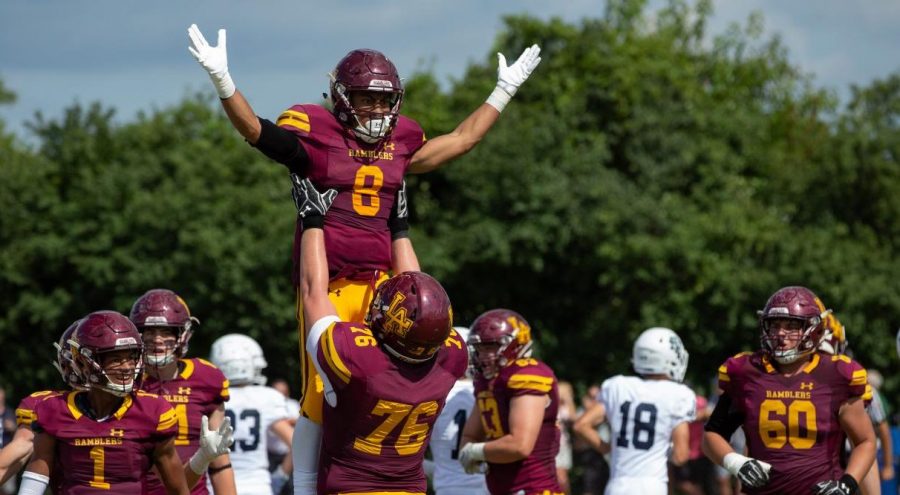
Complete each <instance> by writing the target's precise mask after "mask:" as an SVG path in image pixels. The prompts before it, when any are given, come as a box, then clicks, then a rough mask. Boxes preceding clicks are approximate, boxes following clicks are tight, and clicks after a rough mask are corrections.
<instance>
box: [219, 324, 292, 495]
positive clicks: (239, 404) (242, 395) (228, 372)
mask: <svg viewBox="0 0 900 495" xmlns="http://www.w3.org/2000/svg"><path fill="white" fill-rule="evenodd" d="M209 359H210V361H212V362H213V364H215V365H216V366H218V367H219V369H220V370H222V373H225V377H226V378H228V382H229V384H230V385H231V400H229V401H228V405H227V406H226V407H225V415H226V416H227V417H228V418H229V419H230V420H231V424H232V425H233V426H234V445H232V447H231V464H232V467H233V468H234V481H235V483H236V484H237V492H238V493H239V494H240V495H271V494H272V476H271V474H270V473H269V455H268V449H267V445H268V444H267V440H266V438H267V436H268V435H267V433H269V432H272V433H274V434H275V435H276V436H277V437H278V438H280V439H281V440H282V441H283V442H285V443H287V444H290V443H291V437H292V436H293V434H294V427H293V425H292V424H291V418H293V417H294V416H295V415H296V413H295V412H291V411H289V410H288V407H287V399H286V398H285V396H284V395H282V394H281V392H279V391H277V390H275V389H274V388H272V387H266V386H265V384H266V377H265V376H263V374H262V370H263V368H265V367H266V366H268V363H266V358H265V356H264V355H263V350H262V348H261V347H260V346H259V344H258V343H257V342H256V341H255V340H253V339H252V338H251V337H249V336H247V335H241V334H237V333H232V334H228V335H225V336H222V337H219V338H218V339H216V341H215V342H213V345H212V348H211V350H210V354H209Z"/></svg>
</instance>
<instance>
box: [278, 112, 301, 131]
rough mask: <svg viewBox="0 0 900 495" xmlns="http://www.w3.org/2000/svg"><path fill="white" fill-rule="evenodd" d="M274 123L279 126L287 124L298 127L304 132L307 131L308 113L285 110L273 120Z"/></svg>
mask: <svg viewBox="0 0 900 495" xmlns="http://www.w3.org/2000/svg"><path fill="white" fill-rule="evenodd" d="M275 125H277V126H278V127H281V126H282V125H289V126H291V127H294V128H296V129H300V130H301V131H304V132H309V129H310V127H309V125H310V124H309V115H307V114H305V113H303V112H298V111H296V110H285V111H284V112H282V114H281V115H279V116H278V120H277V121H275Z"/></svg>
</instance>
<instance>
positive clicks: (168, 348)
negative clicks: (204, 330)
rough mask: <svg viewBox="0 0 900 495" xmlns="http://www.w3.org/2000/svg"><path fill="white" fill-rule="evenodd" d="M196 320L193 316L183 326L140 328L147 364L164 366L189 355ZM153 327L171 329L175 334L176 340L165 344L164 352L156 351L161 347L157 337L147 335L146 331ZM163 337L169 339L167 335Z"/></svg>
mask: <svg viewBox="0 0 900 495" xmlns="http://www.w3.org/2000/svg"><path fill="white" fill-rule="evenodd" d="M196 321H197V319H196V318H193V317H192V318H191V319H190V320H189V321H188V322H186V323H185V324H184V326H183V327H178V326H171V325H144V326H142V327H140V328H139V329H138V330H140V332H141V337H142V338H143V340H144V361H145V362H146V363H147V366H151V367H154V368H162V367H165V366H168V365H170V364H172V363H174V362H175V361H176V360H178V359H179V358H182V357H184V356H185V355H187V350H188V343H189V342H190V340H191V336H193V334H194V331H193V323H195V322H196ZM151 329H159V330H171V331H172V333H173V334H174V337H175V339H174V342H172V343H167V344H164V345H163V347H164V350H165V352H164V353H163V354H157V352H156V350H157V348H158V347H159V345H157V344H156V343H155V342H154V339H155V338H156V337H150V338H148V337H146V336H145V332H147V330H151ZM161 338H162V339H164V340H169V339H168V338H167V337H166V336H165V335H163V336H162V337H161Z"/></svg>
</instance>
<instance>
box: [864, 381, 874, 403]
mask: <svg viewBox="0 0 900 495" xmlns="http://www.w3.org/2000/svg"><path fill="white" fill-rule="evenodd" d="M873 395H875V394H874V393H873V392H872V386H871V385H869V384H868V383H867V384H866V390H865V392H863V394H862V395H861V397H862V400H872V399H873V398H874V397H872V396H873Z"/></svg>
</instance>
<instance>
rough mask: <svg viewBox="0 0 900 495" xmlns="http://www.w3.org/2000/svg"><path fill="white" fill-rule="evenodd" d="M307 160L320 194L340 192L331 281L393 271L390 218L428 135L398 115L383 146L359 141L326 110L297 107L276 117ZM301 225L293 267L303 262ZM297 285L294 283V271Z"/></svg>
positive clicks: (328, 231)
mask: <svg viewBox="0 0 900 495" xmlns="http://www.w3.org/2000/svg"><path fill="white" fill-rule="evenodd" d="M278 126H279V127H282V128H284V129H286V130H288V131H290V132H292V133H293V134H294V135H295V136H297V139H298V140H299V141H300V143H301V145H302V146H303V149H304V150H306V154H307V155H308V156H309V165H308V169H307V170H303V171H301V172H302V174H303V175H304V176H305V177H309V178H310V180H312V182H313V183H314V184H315V185H316V187H318V188H320V189H329V188H333V189H336V190H337V191H338V195H337V197H336V198H335V199H334V203H332V205H331V208H330V209H329V210H328V213H327V214H326V215H325V251H326V252H327V253H328V270H329V274H330V276H331V278H332V279H334V278H339V277H354V276H355V277H360V276H364V275H370V274H371V272H373V271H374V270H381V271H388V270H390V269H391V233H390V230H389V228H388V223H387V221H388V218H389V217H390V214H391V208H393V206H394V201H395V199H396V195H397V191H398V190H399V189H400V185H401V183H402V181H403V176H404V175H405V174H406V169H407V168H408V167H409V162H410V160H411V159H412V156H413V154H415V152H416V151H418V150H419V148H421V147H422V144H423V143H424V141H425V135H424V133H423V132H422V128H421V127H420V126H419V124H417V123H416V122H415V121H414V120H411V119H409V118H406V117H403V116H400V117H399V118H398V120H397V125H396V126H395V127H394V131H393V132H392V133H391V136H390V138H388V139H387V140H386V141H385V142H383V143H380V144H367V143H365V142H361V141H359V140H358V139H356V136H355V134H353V131H351V130H349V129H347V128H345V127H344V126H342V125H341V123H340V122H338V120H337V119H336V118H335V117H334V115H332V114H331V112H329V111H328V110H326V109H325V108H323V107H321V106H319V105H294V106H292V107H291V108H289V109H287V110H285V111H284V112H283V113H282V114H281V115H280V116H279V117H278ZM300 234H301V228H300V223H299V222H298V223H297V230H296V234H295V237H294V263H295V266H296V263H297V262H298V261H299V259H300ZM294 272H295V282H296V272H297V270H294Z"/></svg>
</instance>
